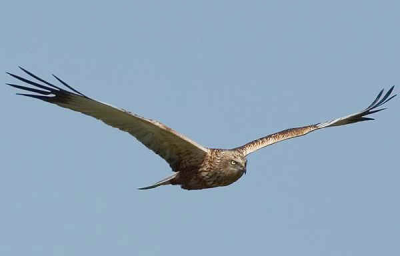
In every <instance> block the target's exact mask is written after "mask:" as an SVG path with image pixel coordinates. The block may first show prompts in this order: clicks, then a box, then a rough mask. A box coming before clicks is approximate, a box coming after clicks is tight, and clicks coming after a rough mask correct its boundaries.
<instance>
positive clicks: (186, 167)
mask: <svg viewBox="0 0 400 256" xmlns="http://www.w3.org/2000/svg"><path fill="white" fill-rule="evenodd" d="M20 69H21V70H22V71H23V72H25V73H26V74H27V75H29V76H30V77H31V78H33V79H32V80H28V79H26V78H23V77H21V76H17V75H14V74H11V73H8V74H9V75H10V76H12V77H14V78H16V79H18V80H20V81H22V82H24V83H26V84H29V85H31V86H32V87H27V86H21V85H17V84H11V83H8V84H7V85H9V86H12V87H15V88H17V89H21V90H24V91H28V92H30V93H18V95H23V96H27V97H31V98H35V99H39V100H43V101H46V102H49V103H52V104H56V105H58V106H60V107H63V108H69V109H71V110H74V111H78V112H81V113H83V114H86V115H89V116H92V117H94V118H97V119H100V120H101V121H103V122H104V123H106V124H108V125H111V126H112V127H115V128H118V129H120V130H122V131H125V132H128V133H130V134H131V135H132V136H134V137H135V138H136V139H137V140H139V141H140V142H141V143H143V144H144V145H145V146H146V147H148V148H149V149H151V150H152V151H154V152H155V153H156V154H158V155H159V156H161V157H162V158H163V159H164V160H165V161H167V163H168V164H169V165H170V167H171V169H172V171H174V174H173V175H171V176H169V177H167V178H165V179H163V180H161V181H159V182H157V183H155V184H153V185H151V186H148V187H143V188H140V189H151V188H155V187H158V186H161V185H167V184H171V185H180V186H181V188H183V189H188V190H192V189H205V188H214V187H220V186H227V185H229V184H232V183H233V182H235V181H237V180H238V179H239V178H240V177H241V176H242V175H243V174H244V173H246V165H247V159H246V157H247V155H249V154H250V153H253V152H255V151H257V150H259V149H261V148H264V147H266V146H269V145H272V144H274V143H277V142H280V141H283V140H287V139H291V138H295V137H299V136H303V135H306V134H308V133H310V132H312V131H315V130H319V129H322V128H326V127H333V126H341V125H347V124H351V123H357V122H362V121H367V120H373V118H370V117H367V116H368V115H370V114H373V113H376V112H379V111H381V110H384V108H380V109H378V108H379V107H380V106H382V105H383V104H385V103H386V102H388V101H389V100H391V99H393V98H394V97H395V96H396V95H392V96H391V94H392V91H393V88H394V86H392V87H391V88H390V89H389V91H388V92H387V93H386V94H385V95H384V96H383V97H382V95H383V92H384V90H381V91H380V93H379V94H378V96H377V97H376V99H375V100H374V101H373V102H372V103H371V105H369V106H368V107H367V108H366V109H364V110H362V111H360V112H357V113H355V114H351V115H348V116H345V117H341V118H337V119H333V120H331V121H328V122H323V123H317V124H313V125H307V126H303V127H298V128H291V129H287V130H284V131H280V132H277V133H274V134H271V135H268V136H266V137H262V138H260V139H257V140H254V141H251V142H249V143H247V144H245V145H243V146H240V147H237V148H233V149H213V148H206V147H204V146H202V145H200V144H198V143H196V142H195V141H193V140H191V139H189V138H187V137H185V136H184V135H182V134H180V133H178V132H177V131H174V130H173V129H171V128H169V127H167V126H165V125H163V124H162V123H160V122H158V121H155V120H151V119H147V118H144V117H141V116H138V115H136V114H133V113H130V112H128V111H126V110H124V109H120V108H116V107H113V106H111V105H109V104H107V103H103V102H100V101H97V100H94V99H92V98H89V97H87V96H86V95H84V94H82V93H80V92H79V91H77V90H75V89H74V88H72V87H71V86H69V85H68V84H67V83H65V82H64V81H62V80H61V79H60V78H58V77H57V76H55V75H53V76H54V77H55V78H56V79H57V80H58V82H60V83H61V84H62V85H63V86H65V88H64V89H63V88H61V87H59V86H56V85H54V84H51V83H49V82H47V81H45V80H43V79H41V78H39V77H38V76H36V75H34V74H32V73H31V72H29V71H27V70H25V69H23V68H21V67H20ZM32 93H33V94H32Z"/></svg>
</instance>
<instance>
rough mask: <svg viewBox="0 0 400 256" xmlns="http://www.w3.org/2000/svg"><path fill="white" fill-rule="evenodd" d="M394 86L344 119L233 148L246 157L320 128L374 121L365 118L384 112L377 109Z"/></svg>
mask: <svg viewBox="0 0 400 256" xmlns="http://www.w3.org/2000/svg"><path fill="white" fill-rule="evenodd" d="M393 88H394V86H392V87H391V88H390V89H389V91H388V92H387V93H386V94H385V96H383V98H381V97H382V94H383V91H384V90H383V89H382V90H381V91H380V93H379V94H378V96H377V97H376V99H375V100H374V101H373V102H372V103H371V105H369V106H368V107H367V108H366V109H364V110H362V111H360V112H358V113H355V114H351V115H348V116H345V117H340V118H336V119H333V120H331V121H328V122H324V123H318V124H313V125H308V126H303V127H298V128H291V129H287V130H283V131H280V132H277V133H274V134H271V135H268V136H266V137H263V138H260V139H257V140H254V141H251V142H249V143H247V144H245V145H243V146H241V147H238V148H235V150H239V151H242V152H243V154H244V155H248V154H250V153H253V152H254V151H257V150H259V149H261V148H263V147H266V146H269V145H272V144H275V143H277V142H280V141H283V140H287V139H291V138H295V137H299V136H303V135H306V134H308V133H310V132H312V131H315V130H319V129H322V128H326V127H333V126H340V125H346V124H352V123H357V122H362V121H368V120H374V119H373V118H370V117H367V116H368V115H370V114H373V113H376V112H379V111H382V110H384V109H385V108H381V109H377V108H378V107H380V106H382V105H383V104H385V103H386V102H388V101H389V100H391V99H393V98H394V97H395V96H396V95H392V96H391V94H392V91H393Z"/></svg>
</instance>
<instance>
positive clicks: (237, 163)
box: [223, 151, 247, 176]
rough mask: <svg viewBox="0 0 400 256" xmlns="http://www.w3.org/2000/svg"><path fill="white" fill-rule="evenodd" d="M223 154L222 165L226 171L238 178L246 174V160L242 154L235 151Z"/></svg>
mask: <svg viewBox="0 0 400 256" xmlns="http://www.w3.org/2000/svg"><path fill="white" fill-rule="evenodd" d="M224 153H225V154H224V158H223V159H224V163H223V164H224V167H225V169H226V170H228V171H230V172H232V173H236V174H238V175H240V176H242V175H243V173H246V167H247V159H246V157H245V156H244V155H243V154H242V153H240V152H237V151H225V152H224Z"/></svg>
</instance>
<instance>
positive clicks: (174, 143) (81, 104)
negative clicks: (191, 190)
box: [7, 67, 208, 169]
mask: <svg viewBox="0 0 400 256" xmlns="http://www.w3.org/2000/svg"><path fill="white" fill-rule="evenodd" d="M19 68H20V69H21V70H22V71H23V72H25V73H26V74H28V75H29V76H30V77H32V78H34V79H35V80H37V81H39V82H41V83H39V82H36V81H34V80H29V79H26V78H23V77H21V76H18V75H14V74H12V73H8V72H7V74H8V75H10V76H12V77H14V78H16V79H17V80H19V81H22V82H24V83H26V84H29V85H31V86H32V87H27V86H21V85H18V84H13V83H7V85H9V86H11V87H14V88H17V89H20V90H23V91H27V92H29V93H17V95H22V96H26V97H31V98H35V99H39V100H43V101H46V102H49V103H52V104H56V105H58V106H61V107H63V108H68V109H71V110H74V111H78V112H80V113H83V114H86V115H89V116H92V117H94V118H96V119H99V120H101V121H103V122H104V123H106V124H108V125H110V126H112V127H115V128H118V129H120V130H122V131H125V132H128V133H130V134H131V135H133V136H134V137H135V138H136V139H137V140H139V141H140V142H141V143H143V144H144V145H145V146H146V147H148V148H149V149H151V150H152V151H154V152H155V153H156V154H158V155H160V156H161V157H162V158H164V159H165V160H166V161H167V162H168V163H169V164H170V166H171V167H172V168H173V169H174V167H175V164H177V163H178V162H179V161H180V158H182V157H186V158H187V157H191V158H193V161H201V160H202V159H203V157H204V156H205V155H206V154H207V153H208V149H207V148H205V147H203V146H202V145H200V144H198V143H196V142H194V141H192V140H191V139H189V138H187V137H186V136H184V135H182V134H180V133H178V132H176V131H175V130H173V129H171V128H169V127H167V126H166V125H164V124H162V123H160V122H158V121H155V120H151V119H147V118H144V117H141V116H138V115H135V114H132V113H130V112H128V111H126V110H124V109H120V108H116V107H113V106H111V105H109V104H107V103H103V102H99V101H96V100H94V99H91V98H89V97H87V96H86V95H84V94H83V93H81V92H79V91H77V90H76V89H74V88H72V87H71V86H69V85H68V84H67V83H65V82H64V81H62V80H61V79H60V78H58V77H57V76H55V75H53V76H54V77H55V78H56V79H57V80H58V81H59V82H60V83H61V84H62V85H64V86H65V87H67V88H68V89H69V90H71V91H68V90H66V89H63V88H61V87H58V86H56V85H54V84H51V83H49V82H47V81H45V80H43V79H41V78H40V77H38V76H36V75H34V74H32V73H31V72H29V71H27V70H26V69H24V68H22V67H19Z"/></svg>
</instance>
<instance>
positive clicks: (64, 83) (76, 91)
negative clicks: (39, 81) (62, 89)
mask: <svg viewBox="0 0 400 256" xmlns="http://www.w3.org/2000/svg"><path fill="white" fill-rule="evenodd" d="M52 75H53V76H54V78H55V79H57V80H58V81H59V82H60V83H62V84H63V85H65V86H66V87H68V89H70V90H72V91H74V92H75V93H77V94H79V95H81V96H83V97H86V96H85V95H84V94H83V93H81V92H79V91H78V90H75V89H74V88H72V87H71V86H69V85H68V84H67V83H66V82H64V81H63V80H61V79H60V78H58V77H57V76H56V75H54V74H52ZM86 98H87V97H86Z"/></svg>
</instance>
